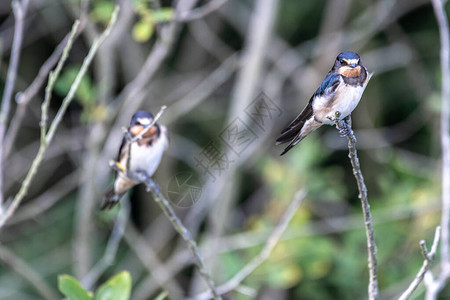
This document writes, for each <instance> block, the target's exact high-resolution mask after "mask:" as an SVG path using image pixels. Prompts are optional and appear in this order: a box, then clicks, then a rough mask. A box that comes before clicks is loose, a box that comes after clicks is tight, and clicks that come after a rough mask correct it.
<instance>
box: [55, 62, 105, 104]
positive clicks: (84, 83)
mask: <svg viewBox="0 0 450 300" xmlns="http://www.w3.org/2000/svg"><path fill="white" fill-rule="evenodd" d="M79 70H80V67H79V66H69V67H67V68H66V69H65V70H64V71H63V73H62V74H61V76H60V77H59V78H58V80H56V82H55V92H56V93H57V94H58V95H60V96H61V97H65V96H66V95H67V93H68V92H69V90H70V87H71V86H72V84H73V82H74V81H75V78H76V77H77V74H78V72H79ZM75 98H76V100H77V101H78V102H80V103H81V104H83V105H85V104H92V103H93V102H94V101H95V98H96V90H95V87H94V84H93V83H92V80H91V78H90V77H89V75H87V74H86V75H84V76H83V78H82V79H81V82H80V85H79V86H78V89H77V91H76V92H75Z"/></svg>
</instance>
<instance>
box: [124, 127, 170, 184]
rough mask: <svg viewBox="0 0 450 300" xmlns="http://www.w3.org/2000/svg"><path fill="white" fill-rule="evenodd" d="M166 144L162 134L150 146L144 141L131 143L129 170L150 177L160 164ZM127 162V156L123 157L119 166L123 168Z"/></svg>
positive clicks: (165, 138)
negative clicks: (143, 173)
mask: <svg viewBox="0 0 450 300" xmlns="http://www.w3.org/2000/svg"><path fill="white" fill-rule="evenodd" d="M167 143H168V141H167V137H166V136H165V135H162V134H161V135H160V136H159V138H158V139H156V140H154V141H153V142H152V143H151V144H149V143H146V142H145V139H142V140H141V141H140V142H136V143H133V144H132V145H131V158H130V170H131V171H133V172H136V171H145V172H146V173H147V174H148V176H152V175H153V174H154V173H155V171H156V169H157V168H158V166H159V163H160V162H161V158H162V156H163V154H164V150H165V149H166V147H167ZM125 147H128V145H125ZM127 162H128V155H124V157H123V159H122V160H121V164H122V165H124V166H125V165H126V164H127Z"/></svg>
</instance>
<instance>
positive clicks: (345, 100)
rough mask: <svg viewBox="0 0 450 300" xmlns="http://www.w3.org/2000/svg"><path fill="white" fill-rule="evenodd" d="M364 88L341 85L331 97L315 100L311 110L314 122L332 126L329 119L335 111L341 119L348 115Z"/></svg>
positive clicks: (356, 103)
mask: <svg viewBox="0 0 450 300" xmlns="http://www.w3.org/2000/svg"><path fill="white" fill-rule="evenodd" d="M365 87H366V86H365V85H363V86H351V85H347V84H341V85H340V86H339V87H338V88H337V89H336V92H335V94H334V95H333V96H332V97H326V96H321V97H318V98H317V99H315V101H314V104H313V109H314V116H315V117H316V120H318V121H320V122H322V123H324V124H330V125H332V124H333V121H331V120H330V119H329V117H333V116H334V114H335V113H336V112H337V111H339V112H340V113H341V118H345V117H347V116H348V115H350V114H351V113H352V111H353V110H354V109H355V107H356V106H357V105H358V103H359V100H360V99H361V96H362V94H363V92H364V89H365Z"/></svg>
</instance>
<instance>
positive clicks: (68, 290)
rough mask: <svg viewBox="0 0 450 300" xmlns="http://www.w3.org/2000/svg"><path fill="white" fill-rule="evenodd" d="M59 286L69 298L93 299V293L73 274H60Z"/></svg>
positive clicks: (79, 299) (75, 299)
mask: <svg viewBox="0 0 450 300" xmlns="http://www.w3.org/2000/svg"><path fill="white" fill-rule="evenodd" d="M58 288H59V290H60V291H61V293H63V294H64V296H66V297H67V299H69V300H92V295H91V293H89V292H87V291H86V290H85V289H84V288H83V287H82V286H81V284H80V283H79V282H78V281H77V280H76V279H75V278H73V277H72V276H69V275H60V276H59V277H58Z"/></svg>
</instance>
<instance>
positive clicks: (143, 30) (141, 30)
mask: <svg viewBox="0 0 450 300" xmlns="http://www.w3.org/2000/svg"><path fill="white" fill-rule="evenodd" d="M152 34H153V23H151V22H148V21H145V20H141V21H139V22H138V23H136V24H135V25H134V27H133V38H134V39H135V40H136V41H138V42H146V41H148V40H149V39H150V38H151V37H152Z"/></svg>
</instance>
